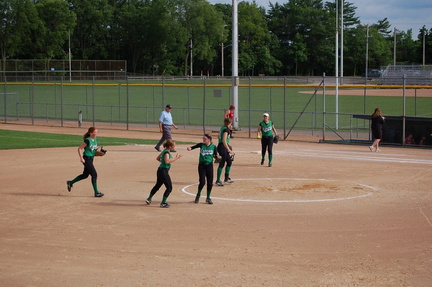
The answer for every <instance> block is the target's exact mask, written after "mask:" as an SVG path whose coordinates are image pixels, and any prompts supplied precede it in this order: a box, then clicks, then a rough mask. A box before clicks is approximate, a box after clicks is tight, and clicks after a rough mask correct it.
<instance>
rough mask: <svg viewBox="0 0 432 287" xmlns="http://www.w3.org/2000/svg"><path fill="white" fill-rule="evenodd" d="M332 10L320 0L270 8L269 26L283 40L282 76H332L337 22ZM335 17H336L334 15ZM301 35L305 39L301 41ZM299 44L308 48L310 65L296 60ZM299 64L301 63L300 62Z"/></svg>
mask: <svg viewBox="0 0 432 287" xmlns="http://www.w3.org/2000/svg"><path fill="white" fill-rule="evenodd" d="M329 8H331V6H328V5H327V6H323V2H322V1H320V0H290V1H289V2H288V3H286V4H284V5H279V4H278V3H276V4H275V5H272V4H271V5H270V11H269V14H268V23H269V29H270V32H271V33H273V34H274V35H276V37H277V38H278V39H279V48H278V49H276V51H275V55H276V57H277V58H278V59H279V60H280V61H281V62H282V63H284V67H283V70H282V72H283V73H285V74H294V73H295V71H296V70H298V72H299V73H300V74H303V75H315V74H321V73H323V72H328V70H329V69H331V68H329V63H334V59H333V58H334V57H333V55H334V48H333V46H334V45H333V43H334V31H335V28H334V27H335V22H334V21H335V20H334V17H333V18H331V16H332V14H331V9H329ZM333 15H334V14H333ZM297 33H298V34H299V35H301V36H302V37H300V38H299V37H297V38H296V35H297ZM295 41H301V43H303V45H305V48H304V49H302V51H303V52H302V53H306V56H307V57H306V61H304V62H297V68H296V63H295V61H296V59H293V58H292V55H293V52H292V50H293V45H294V46H295V47H296V48H295V49H298V47H299V45H298V44H297V43H296V42H295ZM297 60H298V59H297Z"/></svg>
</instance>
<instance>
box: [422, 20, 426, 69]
mask: <svg viewBox="0 0 432 287" xmlns="http://www.w3.org/2000/svg"><path fill="white" fill-rule="evenodd" d="M425 36H426V28H425V27H423V66H424V65H425V52H426V44H425V43H426V42H425V39H426V37H425Z"/></svg>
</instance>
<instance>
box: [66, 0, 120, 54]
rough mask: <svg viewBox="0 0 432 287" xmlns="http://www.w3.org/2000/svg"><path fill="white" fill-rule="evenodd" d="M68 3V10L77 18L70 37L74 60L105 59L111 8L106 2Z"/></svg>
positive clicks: (84, 1) (81, 1)
mask: <svg viewBox="0 0 432 287" xmlns="http://www.w3.org/2000/svg"><path fill="white" fill-rule="evenodd" d="M68 2H69V9H70V10H71V12H74V13H75V15H76V17H77V25H76V28H75V30H74V33H73V35H72V47H73V49H72V53H73V54H74V56H75V58H77V59H92V60H100V59H107V57H108V43H109V41H108V39H109V37H110V36H109V33H110V32H109V30H110V27H111V22H112V13H113V7H112V6H111V5H109V4H108V1H107V0H68Z"/></svg>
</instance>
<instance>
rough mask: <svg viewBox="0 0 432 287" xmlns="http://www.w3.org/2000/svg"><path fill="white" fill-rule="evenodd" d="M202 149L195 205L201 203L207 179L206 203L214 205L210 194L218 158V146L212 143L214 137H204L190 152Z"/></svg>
mask: <svg viewBox="0 0 432 287" xmlns="http://www.w3.org/2000/svg"><path fill="white" fill-rule="evenodd" d="M196 148H200V156H199V164H198V176H199V184H198V193H197V195H196V197H195V203H198V202H199V199H200V197H201V191H202V189H203V187H204V185H205V184H206V178H207V198H206V202H207V203H208V204H213V201H212V200H211V198H210V194H211V191H212V187H213V158H217V151H216V146H215V145H214V144H213V143H212V137H211V135H209V134H205V135H204V136H203V141H202V142H201V143H197V144H196V145H193V146H189V147H188V148H187V150H188V151H191V150H193V149H196Z"/></svg>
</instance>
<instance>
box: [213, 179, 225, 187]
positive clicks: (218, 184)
mask: <svg viewBox="0 0 432 287" xmlns="http://www.w3.org/2000/svg"><path fill="white" fill-rule="evenodd" d="M215 184H216V185H217V186H224V185H223V183H222V181H220V180H217V181H216V182H215Z"/></svg>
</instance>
